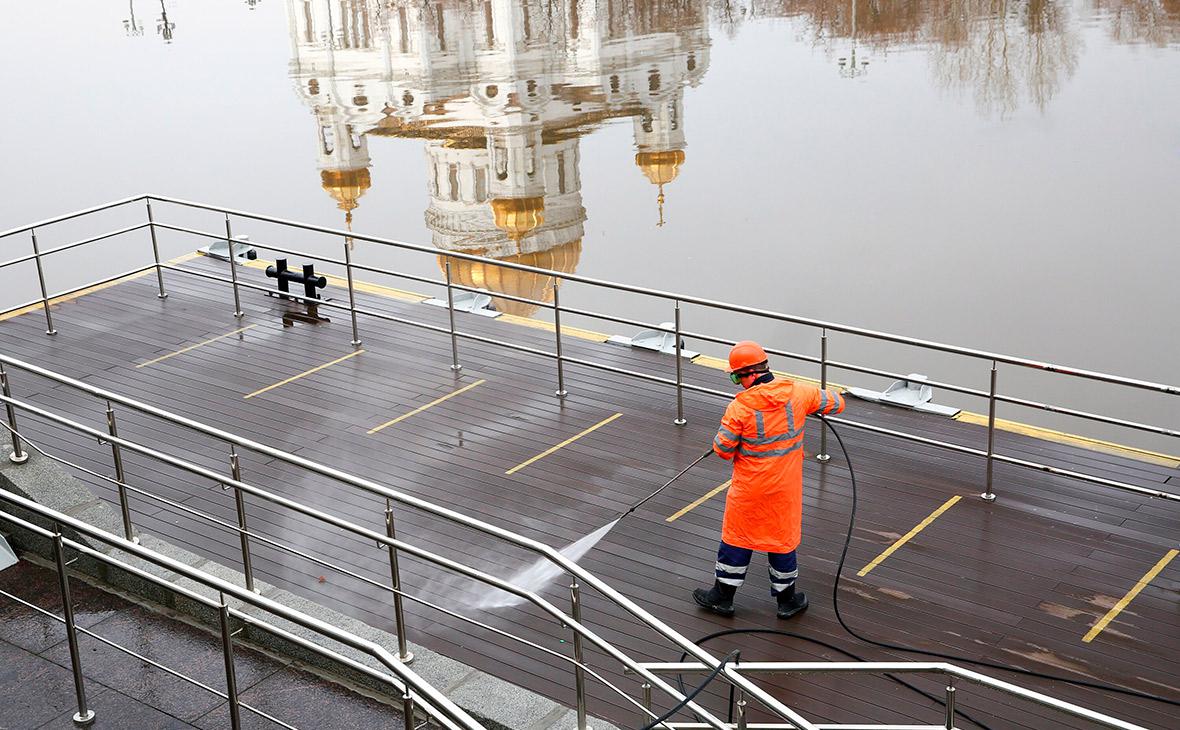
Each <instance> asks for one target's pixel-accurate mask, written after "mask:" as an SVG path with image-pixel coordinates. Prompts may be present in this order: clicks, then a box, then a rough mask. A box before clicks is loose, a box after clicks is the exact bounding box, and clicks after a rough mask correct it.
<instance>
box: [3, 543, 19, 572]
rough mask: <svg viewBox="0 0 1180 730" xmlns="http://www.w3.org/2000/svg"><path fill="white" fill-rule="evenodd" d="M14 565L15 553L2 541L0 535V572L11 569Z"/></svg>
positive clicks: (15, 560)
mask: <svg viewBox="0 0 1180 730" xmlns="http://www.w3.org/2000/svg"><path fill="white" fill-rule="evenodd" d="M16 563H17V559H16V552H15V551H14V550H13V549H12V546H11V545H9V544H8V541H7V540H5V539H4V536H3V535H0V570H4V569H5V568H11V567H12V566H14V565H16Z"/></svg>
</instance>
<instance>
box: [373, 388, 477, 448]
mask: <svg viewBox="0 0 1180 730" xmlns="http://www.w3.org/2000/svg"><path fill="white" fill-rule="evenodd" d="M486 382H488V381H487V380H486V379H480V380H477V381H475V382H474V383H472V384H471V385H465V386H463V387H462V388H459V389H458V390H456V391H453V392H451V393H447V394H446V395H444V396H443V397H441V398H435V399H434V400H432V401H430V402H429V403H427V404H426V405H424V406H418V407H417V408H415V409H414V410H412V411H410V412H409V413H403V414H402V415H400V416H398V417H397V418H394V419H392V420H389V421H386V422H385V423H383V424H381V425H380V426H376V427H375V428H370V429H369V431H368V433H369V435H372V434H375V433H377V432H378V431H380V430H381V429H383V428H387V427H389V426H392V425H393V424H395V423H397V422H398V421H404V420H406V419H407V418H409V417H410V416H413V415H415V414H418V413H421V412H422V411H424V410H426V409H427V408H432V407H434V406H437V405H438V404H439V403H442V402H443V401H445V400H449V399H451V398H454V397H455V396H457V395H459V394H460V393H466V392H467V391H469V390H471V389H472V388H474V387H475V386H477V385H480V384H482V383H486Z"/></svg>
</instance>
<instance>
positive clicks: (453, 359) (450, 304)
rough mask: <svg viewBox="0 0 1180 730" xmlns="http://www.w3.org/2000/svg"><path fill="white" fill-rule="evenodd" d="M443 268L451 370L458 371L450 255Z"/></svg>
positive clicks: (460, 367) (457, 343)
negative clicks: (448, 320) (448, 322)
mask: <svg viewBox="0 0 1180 730" xmlns="http://www.w3.org/2000/svg"><path fill="white" fill-rule="evenodd" d="M443 270H444V272H445V273H446V276H447V316H448V317H449V318H450V322H451V370H454V371H455V372H459V371H460V370H462V369H463V366H462V365H460V364H459V336H458V335H457V334H455V290H454V289H452V288H451V257H450V256H447V258H446V262H445V265H444V266H443Z"/></svg>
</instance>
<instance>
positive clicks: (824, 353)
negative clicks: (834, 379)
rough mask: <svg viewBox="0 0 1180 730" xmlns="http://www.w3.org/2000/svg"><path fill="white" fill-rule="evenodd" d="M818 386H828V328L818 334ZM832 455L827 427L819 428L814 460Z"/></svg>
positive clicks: (824, 459)
mask: <svg viewBox="0 0 1180 730" xmlns="http://www.w3.org/2000/svg"><path fill="white" fill-rule="evenodd" d="M819 387H820V388H822V389H824V390H827V387H828V328H827V327H824V328H822V329H820V335H819ZM831 458H832V455H831V454H829V453H828V429H826V428H821V429H820V430H819V453H818V454H816V455H815V460H816V461H819V462H827V461H830V460H831Z"/></svg>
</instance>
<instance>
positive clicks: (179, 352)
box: [135, 324, 258, 368]
mask: <svg viewBox="0 0 1180 730" xmlns="http://www.w3.org/2000/svg"><path fill="white" fill-rule="evenodd" d="M257 326H258V325H256V324H248V325H246V326H245V327H239V328H237V329H236V330H234V331H233V332H226V333H225V334H224V335H217V336H216V337H210V338H209V339H207V340H202V341H201V342H198V343H197V344H195V345H189V346H188V347H183V348H181V349H179V350H177V351H176V352H170V353H168V354H167V355H162V356H160V357H157V358H156V359H155V360H148V361H147V362H141V363H140V364H138V365H136V366H135V367H137V368H142V367H146V366H148V365H155V364H156V363H158V362H160V361H161V360H167V359H168V358H170V357H176V356H177V355H182V354H184V353H186V352H188V351H189V350H195V349H197V348H198V347H201V346H203V345H208V344H209V343H210V342H217V341H218V340H222V339H225V338H226V337H232V336H233V335H236V334H240V333H242V332H245V331H246V330H248V329H250V328H251V327H257Z"/></svg>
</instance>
